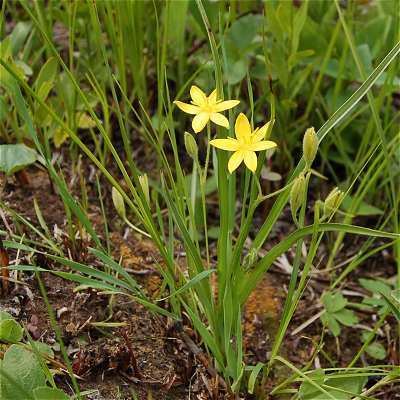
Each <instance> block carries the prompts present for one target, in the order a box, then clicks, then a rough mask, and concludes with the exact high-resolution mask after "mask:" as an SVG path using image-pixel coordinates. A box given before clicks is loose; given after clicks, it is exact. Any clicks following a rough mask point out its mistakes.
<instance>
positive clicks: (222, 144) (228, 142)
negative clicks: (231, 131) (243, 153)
mask: <svg viewBox="0 0 400 400" xmlns="http://www.w3.org/2000/svg"><path fill="white" fill-rule="evenodd" d="M210 144H211V145H212V146H214V147H216V148H218V149H222V150H229V151H237V150H238V149H239V147H240V145H239V143H238V141H237V140H236V139H233V138H227V139H214V140H210Z"/></svg>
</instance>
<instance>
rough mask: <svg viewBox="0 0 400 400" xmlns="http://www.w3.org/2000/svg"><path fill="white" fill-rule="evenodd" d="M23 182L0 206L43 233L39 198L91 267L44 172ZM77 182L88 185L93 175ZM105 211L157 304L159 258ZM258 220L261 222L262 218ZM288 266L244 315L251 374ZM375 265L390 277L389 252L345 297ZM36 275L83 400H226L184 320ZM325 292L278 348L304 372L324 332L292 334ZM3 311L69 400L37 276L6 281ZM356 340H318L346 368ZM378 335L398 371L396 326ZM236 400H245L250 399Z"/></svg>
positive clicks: (264, 355)
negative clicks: (47, 363)
mask: <svg viewBox="0 0 400 400" xmlns="http://www.w3.org/2000/svg"><path fill="white" fill-rule="evenodd" d="M86 169H87V171H90V167H88V166H86ZM24 174H25V176H22V177H18V176H14V177H11V178H10V177H8V178H7V183H6V184H5V177H4V176H2V177H0V193H1V196H2V197H1V200H2V201H4V203H5V204H6V205H7V206H9V207H10V208H11V209H12V210H13V211H14V212H15V213H17V214H18V215H20V216H22V217H24V218H26V219H27V220H28V221H30V222H31V223H32V225H33V226H35V227H40V223H39V221H38V217H37V213H36V211H35V208H34V206H33V202H34V199H36V201H37V204H38V206H39V209H40V210H41V213H42V215H43V219H44V220H45V221H46V224H47V226H48V228H49V230H50V232H52V233H53V235H54V237H55V240H57V242H58V243H59V244H60V246H62V248H63V249H64V251H66V252H67V254H68V252H69V254H70V255H71V257H72V258H73V259H74V260H76V261H79V262H82V263H87V264H91V263H94V260H93V259H92V258H91V255H90V254H89V253H88V251H87V249H88V247H89V246H90V243H89V242H88V239H87V238H86V237H85V235H84V234H83V233H82V234H80V235H78V237H76V238H75V240H74V241H73V242H71V241H70V240H69V239H68V235H67V233H66V232H67V231H68V222H67V219H66V217H65V210H64V206H63V204H62V201H61V200H60V197H59V196H58V195H57V193H55V191H54V190H53V188H52V186H51V184H50V181H49V178H48V176H47V174H46V172H45V171H44V170H43V169H41V168H38V167H31V168H29V169H28V170H25V171H24ZM65 175H66V181H67V182H68V184H69V185H70V187H71V188H72V189H71V190H72V192H75V193H76V194H77V195H79V180H78V179H76V177H74V176H73V174H72V172H71V170H70V169H68V168H66V169H65ZM84 176H87V177H90V173H88V174H84ZM73 182H75V183H73ZM87 183H88V184H89V187H91V188H92V190H91V191H90V192H89V197H88V204H89V207H88V216H89V218H90V220H91V221H92V223H93V224H94V226H95V228H96V231H97V232H98V233H99V234H100V232H103V231H104V223H103V217H102V215H101V210H100V206H99V204H98V199H97V193H96V191H95V185H94V184H93V179H92V181H91V182H90V178H88V182H87ZM104 187H106V186H105V185H104ZM1 190H2V192H1ZM105 203H106V204H105V208H106V210H107V219H108V220H109V221H111V222H110V225H109V229H110V232H111V233H110V242H111V248H112V251H113V256H114V259H116V260H119V259H120V260H121V263H122V265H123V266H124V268H126V270H127V271H128V272H129V273H131V274H132V275H133V276H134V278H135V279H136V280H137V281H138V282H139V283H140V284H141V285H142V287H143V289H144V291H145V292H146V294H147V295H148V296H149V297H150V298H155V297H156V296H157V293H158V291H159V290H160V286H161V282H162V281H161V277H160V275H159V273H158V272H157V264H156V262H157V261H158V260H159V259H160V257H159V255H158V253H157V251H156V249H155V247H154V245H153V244H152V243H151V241H149V240H143V238H142V237H140V236H136V235H135V234H134V233H132V231H126V230H125V228H124V227H123V226H121V225H120V222H119V218H118V217H117V216H116V215H115V213H114V211H113V207H112V203H111V200H110V199H109V197H106V198H105ZM289 215H290V213H289V211H287V213H286V214H285V216H284V218H282V220H281V221H280V222H279V223H278V224H277V225H276V227H275V228H274V231H273V233H272V235H271V238H272V239H271V244H274V243H277V242H279V241H280V240H281V239H282V238H283V237H284V236H285V235H287V233H288V232H290V231H291V230H292V229H293V226H292V224H291V222H290V221H291V219H290V216H289ZM3 216H4V218H5V220H4V218H2V216H1V215H0V221H1V222H0V226H1V229H2V230H5V231H7V232H8V233H10V232H9V231H11V232H13V233H18V234H19V235H23V234H25V235H26V237H29V238H31V239H37V240H40V238H38V236H37V235H34V234H33V233H32V231H31V230H30V229H29V228H27V227H26V226H25V225H24V224H23V223H17V218H15V217H14V218H13V217H11V213H10V212H9V210H8V209H5V210H4V215H3ZM257 218H258V219H259V220H260V219H262V215H259V216H258V217H257ZM5 222H6V223H7V224H5ZM78 231H79V230H78ZM101 235H103V234H101ZM0 238H1V237H0ZM3 239H4V237H3ZM357 248H359V243H356V242H352V243H346V248H345V249H343V250H342V253H341V254H342V256H343V259H347V258H348V257H349V256H351V255H352V254H354V252H355V250H354V249H357ZM265 250H268V249H267V248H266V249H265ZM327 251H328V250H327V248H325V247H324V246H321V249H320V254H319V260H320V261H321V265H320V266H319V267H320V269H323V268H322V266H323V263H324V261H326V254H327ZM8 255H9V258H10V263H11V264H13V263H16V262H18V263H20V264H24V263H29V260H28V259H26V260H25V259H23V258H21V255H20V254H18V253H17V252H15V251H9V252H8ZM285 257H287V258H285ZM285 257H283V258H282V259H281V260H279V261H280V263H278V264H276V265H274V266H273V267H272V268H271V270H270V272H269V273H267V274H266V275H265V277H264V279H263V280H262V282H261V283H260V284H259V286H258V287H257V288H256V289H255V291H254V292H253V293H252V294H251V296H250V298H249V301H248V302H247V304H246V306H245V312H244V317H243V324H244V343H245V349H244V350H245V354H246V361H247V362H248V363H249V364H252V365H255V364H256V363H257V362H265V361H267V360H268V357H269V352H270V350H271V342H272V338H273V336H274V334H275V333H276V330H277V328H278V325H279V319H280V314H281V311H282V308H283V304H284V301H285V296H286V293H287V286H288V283H289V274H288V273H287V271H285V268H284V267H285V260H287V261H288V264H290V261H291V260H292V257H293V252H292V251H289V252H288V254H286V256H285ZM383 257H385V258H383ZM382 259H384V260H385V265H386V268H385V270H383V269H381V270H380V271H382V274H383V275H384V276H385V277H390V276H394V275H395V273H396V270H395V263H394V260H393V256H392V255H391V254H390V253H388V252H385V253H384V254H382V253H380V254H378V255H377V256H375V257H372V258H371V259H369V261H368V263H366V264H365V265H363V266H362V273H361V272H360V271H361V269H360V268H359V269H358V270H356V271H355V272H354V273H352V274H351V275H349V279H348V281H346V283H345V285H344V286H343V288H346V289H348V290H352V289H354V288H353V286H354V285H353V284H352V282H354V281H356V280H357V279H358V277H359V276H363V277H365V276H368V275H371V276H372V275H374V276H376V269H375V265H376V264H379V263H381V261H382ZM36 261H37V263H38V264H39V266H41V267H43V268H46V269H48V270H52V271H56V270H58V271H59V270H64V271H67V269H66V267H64V266H62V265H60V264H58V263H56V262H54V261H53V260H50V259H49V258H47V257H44V256H43V257H39V258H37V259H36ZM40 276H41V280H42V282H43V284H44V287H45V289H46V293H47V296H48V300H49V302H50V305H51V308H52V310H53V312H54V314H55V319H56V322H57V325H58V326H59V329H60V332H61V336H62V340H63V343H64V345H65V347H66V349H67V352H68V355H69V358H70V360H71V361H72V368H73V371H74V373H75V374H76V376H77V378H78V382H79V384H80V387H81V390H93V392H92V393H91V394H89V395H88V396H87V398H88V399H93V400H94V399H98V400H100V399H105V400H116V399H136V398H137V399H140V400H142V399H143V400H144V399H146V400H149V399H160V400H161V399H171V400H183V399H199V400H200V399H223V398H226V395H225V392H224V390H222V389H221V387H220V389H221V390H215V380H214V378H213V377H212V376H210V373H209V371H208V370H207V368H206V366H205V363H204V357H205V358H206V359H207V358H208V356H207V355H206V354H205V353H204V352H202V353H201V357H200V356H199V355H197V356H196V355H194V354H193V351H192V350H193V349H192V348H191V345H190V343H194V345H195V346H198V348H201V341H200V339H199V337H198V336H197V335H196V334H195V332H193V330H192V329H191V327H190V326H189V324H188V323H187V321H184V323H183V325H182V326H177V325H176V324H174V323H173V321H172V320H170V319H168V318H166V317H163V316H159V315H155V314H154V313H151V312H149V311H148V310H147V309H146V308H144V307H143V306H141V305H140V304H138V303H137V302H135V301H133V300H132V299H130V298H127V297H123V296H120V295H113V296H110V295H107V294H102V293H101V292H100V291H96V290H93V289H87V288H86V289H85V288H79V287H77V285H76V284H75V283H73V282H71V281H68V280H65V279H62V278H61V277H59V276H57V275H55V274H53V273H41V275H40ZM328 284H329V280H328V277H324V276H323V275H318V276H316V278H315V279H311V280H310V282H309V285H308V286H307V289H306V292H305V295H304V296H303V298H302V300H301V302H300V304H299V306H298V308H297V311H296V314H295V316H294V318H293V321H292V323H291V325H290V327H289V330H288V335H287V336H286V339H285V341H284V343H283V346H282V354H283V356H284V357H286V358H287V359H288V360H289V361H290V362H292V363H294V364H295V365H296V366H297V368H301V367H302V366H305V365H306V364H307V363H308V362H309V361H310V360H311V359H312V357H313V354H314V352H315V351H316V348H317V346H318V343H319V341H320V339H321V332H322V327H321V324H320V322H319V321H318V322H314V323H312V324H310V325H308V326H307V327H305V328H304V329H300V330H298V332H299V333H297V334H295V335H292V334H291V333H292V332H293V331H294V330H295V329H296V328H298V327H299V326H301V324H303V323H304V322H305V321H307V320H308V319H309V318H311V317H312V316H313V315H315V314H316V313H318V312H319V311H320V310H321V307H320V304H319V303H318V299H319V297H320V294H321V293H322V292H323V290H324V289H325V288H326V287H327V285H328ZM78 289H79V290H78ZM357 290H358V289H357ZM0 309H1V310H5V311H7V312H9V313H10V314H12V315H13V316H14V317H15V318H16V319H17V320H18V321H20V322H21V323H22V324H24V326H25V327H26V328H27V330H28V331H29V333H30V335H31V336H32V337H33V338H34V339H36V340H41V341H43V342H45V343H47V344H49V345H51V346H53V348H54V350H55V353H56V361H55V363H56V364H55V365H57V366H58V369H59V371H60V374H59V375H57V382H58V384H59V385H60V386H61V387H62V388H63V389H65V390H66V391H69V390H70V385H71V383H70V382H69V380H68V379H67V378H66V374H64V373H63V372H62V371H63V370H65V368H66V367H65V366H64V365H63V363H64V361H63V359H62V356H61V353H60V351H59V345H58V343H57V340H56V335H55V332H54V330H53V328H52V325H51V324H50V320H49V314H48V309H47V307H46V305H45V302H44V298H43V293H42V292H41V291H40V288H39V285H38V280H37V278H36V277H35V274H34V273H31V272H26V273H19V274H18V275H17V274H15V273H12V274H11V279H10V282H9V290H8V293H4V292H3V293H2V297H1V299H0ZM358 315H359V317H360V325H364V326H368V325H371V324H373V323H374V320H375V318H376V315H374V314H369V313H358ZM360 332H361V331H360V327H349V328H345V329H344V334H343V335H342V336H341V340H340V343H339V342H338V341H336V340H335V339H334V338H333V337H332V336H330V335H329V334H327V335H325V337H324V341H325V347H324V350H325V352H326V353H331V354H334V358H335V359H336V360H337V362H336V365H335V366H345V365H346V363H347V362H348V361H349V360H350V359H351V358H352V356H353V347H354V344H356V343H357V345H358V344H359V342H360V339H359V336H360ZM379 333H380V334H381V340H382V341H383V343H384V344H385V347H386V348H387V349H389V352H388V357H387V360H384V361H382V363H389V364H397V365H398V364H399V363H400V360H399V356H398V354H399V348H398V344H397V343H396V340H395V338H396V333H395V324H394V321H393V324H390V323H387V324H385V326H384V327H383V329H382V330H381V332H379ZM187 338H189V342H188V339H187ZM362 362H363V363H368V360H367V359H366V358H365V357H364V358H363V359H362ZM314 365H315V366H316V367H318V366H319V365H322V366H330V365H329V363H328V361H327V360H325V359H323V358H321V357H320V356H318V357H316V358H315V360H314ZM287 374H288V371H287V370H286V369H285V368H281V367H277V368H276V369H275V370H274V371H273V374H272V379H271V380H270V381H268V382H267V383H266V385H267V387H272V386H273V384H274V382H277V381H280V380H281V379H282V377H286V376H287ZM392 390H393V391H392ZM394 390H395V389H393V388H389V389H388V392H387V394H385V393H383V394H382V395H381V397H379V398H381V399H394V398H395V397H390V396H392V395H393V396H395V394H394V393H395V391H394ZM135 396H136V397H135ZM243 398H246V399H249V400H250V399H251V398H252V397H249V396H247V397H244V396H243Z"/></svg>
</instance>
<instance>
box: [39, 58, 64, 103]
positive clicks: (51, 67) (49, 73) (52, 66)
mask: <svg viewBox="0 0 400 400" xmlns="http://www.w3.org/2000/svg"><path fill="white" fill-rule="evenodd" d="M57 67H58V61H57V59H56V58H55V57H51V58H49V59H48V60H47V61H46V63H45V64H44V65H43V67H42V69H41V70H40V72H39V74H38V77H37V78H36V81H35V87H36V90H38V91H40V90H43V89H41V88H42V87H43V85H44V84H48V85H49V84H50V87H52V86H53V82H54V79H55V78H56V76H57ZM39 97H40V98H41V99H42V100H44V99H45V97H47V95H46V96H44V97H42V96H39Z"/></svg>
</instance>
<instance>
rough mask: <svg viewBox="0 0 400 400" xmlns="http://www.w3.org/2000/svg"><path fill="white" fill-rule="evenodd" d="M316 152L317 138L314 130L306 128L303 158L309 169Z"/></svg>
mask: <svg viewBox="0 0 400 400" xmlns="http://www.w3.org/2000/svg"><path fill="white" fill-rule="evenodd" d="M317 150H318V136H317V134H316V133H315V129H314V128H308V129H307V130H306V133H305V134H304V138H303V156H304V160H305V161H306V164H307V166H308V167H311V164H312V163H313V161H314V159H315V156H316V154H317Z"/></svg>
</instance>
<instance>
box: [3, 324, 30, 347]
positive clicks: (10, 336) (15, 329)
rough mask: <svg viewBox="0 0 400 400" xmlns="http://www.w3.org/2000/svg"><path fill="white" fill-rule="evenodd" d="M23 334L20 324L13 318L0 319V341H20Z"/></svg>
mask: <svg viewBox="0 0 400 400" xmlns="http://www.w3.org/2000/svg"><path fill="white" fill-rule="evenodd" d="M23 334H24V329H23V328H22V326H21V325H20V324H19V323H18V322H17V321H15V320H14V319H4V320H1V321H0V341H1V342H10V343H17V342H19V341H21V339H22V336H23Z"/></svg>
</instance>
